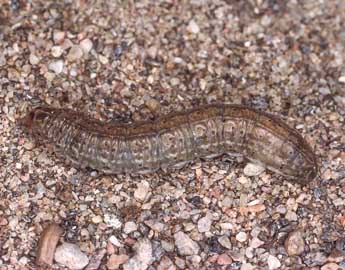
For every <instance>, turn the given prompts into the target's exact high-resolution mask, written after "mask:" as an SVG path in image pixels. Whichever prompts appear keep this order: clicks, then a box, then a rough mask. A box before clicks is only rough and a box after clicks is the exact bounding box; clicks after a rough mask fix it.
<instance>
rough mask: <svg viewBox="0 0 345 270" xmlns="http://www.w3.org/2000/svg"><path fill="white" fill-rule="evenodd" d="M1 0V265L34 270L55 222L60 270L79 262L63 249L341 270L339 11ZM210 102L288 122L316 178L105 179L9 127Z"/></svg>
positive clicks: (344, 256)
mask: <svg viewBox="0 0 345 270" xmlns="http://www.w3.org/2000/svg"><path fill="white" fill-rule="evenodd" d="M0 4H1V8H0V149H1V150H0V179H1V181H0V194H1V200H0V269H37V268H36V266H35V258H36V256H37V243H38V240H39V239H40V235H41V233H42V230H43V229H44V228H45V227H46V226H47V224H49V223H57V224H59V226H60V227H61V228H62V229H63V235H62V236H61V237H60V239H59V243H58V245H59V251H60V252H56V253H55V259H56V260H55V261H54V264H53V265H52V268H53V269H72V268H73V267H76V266H75V265H74V266H73V263H72V262H71V261H68V260H67V261H66V260H65V261H64V258H68V252H71V251H69V250H68V249H66V244H63V243H72V244H74V245H73V248H74V249H75V250H74V251H73V252H75V253H73V252H72V254H77V255H75V260H76V261H77V263H79V264H77V265H78V267H80V268H82V267H85V266H86V265H87V264H88V261H89V260H90V259H92V260H93V261H95V262H96V263H95V265H96V266H95V265H94V266H92V265H90V264H89V265H88V266H87V268H86V269H89V270H90V269H127V270H128V269H160V270H163V269H169V270H173V269H227V270H230V269H241V270H250V269H320V268H321V269H322V270H333V269H345V235H344V227H345V209H344V205H345V165H344V164H345V136H344V130H345V124H344V115H345V23H344V22H345V1H342V0H338V1H335V0H330V1H322V0H318V1H315V0H313V1H311V0H303V1H296V0H295V1H280V0H276V1H271V0H267V1H265V0H248V1H206V0H204V1H203V0H200V1H197V0H193V1H139V2H134V1H58V2H56V3H55V2H54V1H33V3H26V1H15V0H13V1H4V0H0ZM215 101H218V102H230V103H237V104H246V105H249V106H252V107H254V108H258V109H261V110H264V111H267V112H271V113H273V114H276V115H279V116H280V117H282V118H283V119H284V120H285V121H286V122H287V123H288V124H289V125H291V126H294V127H296V128H297V129H298V130H299V132H300V133H301V134H303V136H304V137H305V138H306V139H307V140H308V141H309V142H310V144H311V145H313V146H315V152H316V154H317V156H318V157H319V159H320V168H321V175H320V177H319V178H318V179H316V180H315V181H314V182H312V183H310V184H309V185H306V186H301V185H299V184H297V183H293V182H289V181H287V180H286V179H284V177H281V176H278V175H276V174H274V173H271V172H269V171H267V170H265V171H263V172H261V173H258V175H255V176H249V175H248V174H246V173H245V170H244V168H245V167H246V163H245V162H241V160H236V159H232V158H229V157H225V156H224V157H220V158H217V159H214V160H208V161H196V162H195V163H193V164H191V165H189V166H186V167H185V168H183V169H181V170H176V171H172V172H169V173H164V172H158V173H155V174H148V175H143V176H136V177H134V176H121V175H120V176H105V175H101V174H100V173H98V172H96V171H91V170H80V169H77V168H73V167H71V166H69V165H66V164H65V163H64V162H63V161H62V160H61V159H58V158H57V157H56V156H55V154H54V153H53V152H52V150H50V149H49V147H45V146H42V145H39V144H37V143H35V141H34V140H33V139H32V138H30V137H29V136H27V135H26V134H25V133H23V132H22V131H21V130H20V129H18V127H17V124H16V122H17V120H18V119H19V118H20V117H22V116H24V115H25V113H27V111H28V110H29V109H30V108H32V107H34V106H37V105H38V104H49V105H52V106H57V107H64V108H65V107H66V108H74V109H77V110H80V111H83V112H86V113H89V114H90V115H92V116H94V117H96V118H98V119H101V120H111V121H125V122H129V121H133V120H134V121H136V120H143V119H152V118H154V117H157V116H158V115H160V114H163V113H168V112H170V111H176V110H182V109H186V108H193V107H195V106H197V105H199V104H206V103H211V102H215ZM247 166H248V165H247ZM249 166H250V165H249ZM64 248H65V249H64ZM61 250H62V251H61ZM61 252H67V253H66V254H67V255H62V256H61ZM59 254H60V256H59ZM62 254H65V253H62ZM97 254H98V256H96V255H97ZM85 255H86V256H85ZM61 257H62V258H61Z"/></svg>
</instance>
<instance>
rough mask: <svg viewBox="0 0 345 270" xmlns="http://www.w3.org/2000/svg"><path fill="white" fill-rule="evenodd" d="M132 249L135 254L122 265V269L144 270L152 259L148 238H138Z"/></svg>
mask: <svg viewBox="0 0 345 270" xmlns="http://www.w3.org/2000/svg"><path fill="white" fill-rule="evenodd" d="M133 249H134V251H135V255H134V256H133V257H132V258H130V259H129V260H128V261H127V262H126V263H125V264H124V265H123V270H146V269H147V268H148V267H149V265H150V263H151V261H152V260H153V257H152V244H151V242H150V240H149V239H146V238H145V239H141V240H139V241H138V242H137V243H135V245H134V246H133Z"/></svg>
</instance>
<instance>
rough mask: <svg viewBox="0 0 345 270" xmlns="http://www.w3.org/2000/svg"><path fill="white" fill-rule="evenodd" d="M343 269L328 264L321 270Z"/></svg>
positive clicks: (333, 264) (334, 264)
mask: <svg viewBox="0 0 345 270" xmlns="http://www.w3.org/2000/svg"><path fill="white" fill-rule="evenodd" d="M340 269H342V268H340V267H339V265H338V264H336V263H333V262H330V263H326V264H324V265H323V266H322V267H321V270H340Z"/></svg>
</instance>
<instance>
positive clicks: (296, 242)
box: [285, 230, 305, 256]
mask: <svg viewBox="0 0 345 270" xmlns="http://www.w3.org/2000/svg"><path fill="white" fill-rule="evenodd" d="M304 246H305V243H304V239H303V235H302V232H301V231H300V230H297V231H293V232H290V233H289V235H288V237H287V238H286V240H285V250H286V252H287V254H289V256H294V255H300V254H302V253H303V251H304Z"/></svg>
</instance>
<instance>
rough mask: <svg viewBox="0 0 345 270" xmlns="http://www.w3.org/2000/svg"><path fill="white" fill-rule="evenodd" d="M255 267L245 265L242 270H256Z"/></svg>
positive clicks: (248, 264)
mask: <svg viewBox="0 0 345 270" xmlns="http://www.w3.org/2000/svg"><path fill="white" fill-rule="evenodd" d="M254 269H255V267H254V266H253V265H252V264H250V263H244V264H242V266H241V270H254Z"/></svg>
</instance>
